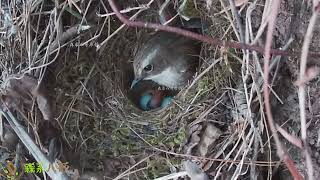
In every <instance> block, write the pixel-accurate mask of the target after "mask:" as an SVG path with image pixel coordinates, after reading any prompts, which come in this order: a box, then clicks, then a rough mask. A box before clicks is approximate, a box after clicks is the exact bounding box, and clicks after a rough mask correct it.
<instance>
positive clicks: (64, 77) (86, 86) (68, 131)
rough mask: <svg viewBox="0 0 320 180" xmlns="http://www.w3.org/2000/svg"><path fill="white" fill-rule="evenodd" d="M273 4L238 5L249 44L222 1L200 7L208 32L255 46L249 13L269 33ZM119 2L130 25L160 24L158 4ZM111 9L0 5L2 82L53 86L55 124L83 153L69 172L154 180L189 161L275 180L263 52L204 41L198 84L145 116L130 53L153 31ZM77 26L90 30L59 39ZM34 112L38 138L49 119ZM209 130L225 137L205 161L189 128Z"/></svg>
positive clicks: (210, 169)
mask: <svg viewBox="0 0 320 180" xmlns="http://www.w3.org/2000/svg"><path fill="white" fill-rule="evenodd" d="M268 2H270V1H266V3H265V4H263V2H262V1H253V0H252V1H251V0H250V1H249V3H245V4H242V5H241V6H240V9H241V17H242V18H243V19H244V20H245V21H242V23H243V24H242V27H244V29H243V30H244V37H243V38H241V36H243V35H239V31H238V30H237V27H238V26H237V24H236V23H239V21H235V20H234V18H233V15H232V13H231V11H226V9H228V8H229V6H227V4H228V3H226V2H225V1H223V0H221V1H220V2H218V1H214V4H212V5H210V7H207V4H206V3H205V2H201V3H199V4H197V5H198V6H197V9H198V11H199V12H200V14H201V17H202V18H203V19H205V20H206V21H208V23H209V25H210V26H209V27H208V29H207V30H206V31H205V32H204V33H205V34H206V35H208V36H214V37H217V38H221V39H223V40H235V41H240V38H241V39H242V40H243V41H244V42H245V43H247V44H250V43H253V42H256V41H257V39H259V37H260V35H261V34H259V33H258V34H256V33H255V32H254V31H256V30H257V29H255V30H253V27H255V28H257V27H256V26H257V25H255V24H253V21H255V22H256V21H257V19H259V18H256V17H255V16H253V15H252V13H256V12H261V13H262V14H263V16H262V17H260V19H262V22H261V26H258V29H259V30H260V29H261V30H260V31H263V29H264V28H265V26H264V24H265V23H266V21H267V16H268V12H269V9H270V7H271V5H270V4H268ZM68 3H70V4H68ZM117 3H119V4H120V5H121V7H130V8H128V9H127V10H126V11H125V12H126V13H127V15H128V16H130V17H132V19H134V18H137V17H138V18H139V19H143V20H146V21H155V20H156V16H155V9H154V7H153V6H152V7H149V5H148V4H146V5H140V6H138V5H137V4H136V2H135V1H129V2H127V1H122V2H117ZM149 3H150V5H152V3H153V1H150V2H149ZM225 3H226V4H225ZM75 4H77V5H75ZM107 9H109V7H108V6H107V2H106V1H91V0H89V1H83V2H81V3H75V2H74V1H72V0H70V1H66V2H64V3H62V4H55V3H53V2H51V1H50V2H43V1H32V2H31V1H30V2H28V3H27V4H23V5H22V4H19V3H18V2H17V4H12V3H11V4H9V5H8V4H6V3H5V2H2V5H1V9H0V10H1V12H0V13H1V22H0V25H1V26H0V30H1V39H0V51H1V54H0V69H1V72H2V76H1V79H2V80H4V79H6V77H7V76H8V75H12V74H30V75H33V76H35V77H37V78H38V80H39V81H41V80H43V82H45V83H47V84H46V85H47V87H48V88H51V91H50V93H49V94H48V96H50V97H51V98H52V99H53V100H54V103H55V107H56V111H55V112H56V117H55V119H54V120H53V121H56V122H57V124H58V125H59V127H60V128H61V130H62V134H61V136H62V137H63V139H64V141H65V142H66V147H68V148H69V149H72V150H73V151H75V152H77V153H79V154H80V158H79V157H78V158H77V159H74V158H73V159H72V158H71V160H70V165H72V162H73V161H74V162H76V164H75V165H74V166H72V167H73V168H75V169H78V170H79V171H80V172H81V171H82V170H84V171H86V172H94V173H96V174H98V172H101V171H104V173H105V174H108V175H109V176H113V177H114V178H115V179H121V178H125V177H126V178H127V177H130V179H153V178H157V177H161V176H165V175H167V174H170V173H174V172H176V171H179V170H181V169H183V168H182V167H181V161H182V160H185V159H193V160H197V161H199V162H200V165H201V167H202V168H203V169H205V170H207V173H208V174H210V175H211V176H212V177H217V178H222V179H245V178H251V179H256V178H257V177H263V178H265V179H271V176H270V174H272V171H273V170H275V169H277V168H275V166H276V164H277V163H278V164H279V162H278V161H279V159H278V158H277V157H276V154H275V148H274V144H273V142H272V141H271V139H272V135H271V134H269V131H268V128H267V122H266V118H265V115H264V105H263V97H262V83H263V78H262V77H263V75H262V74H263V72H262V67H261V66H262V65H261V62H262V58H261V55H258V54H256V53H253V55H252V53H249V51H238V50H233V49H224V48H219V47H213V46H210V45H207V44H204V45H203V48H202V52H201V55H200V59H201V60H202V62H203V63H202V65H201V67H200V68H199V71H198V76H197V77H196V78H195V81H194V83H193V86H190V87H186V88H185V89H183V90H182V91H181V92H180V93H179V94H178V95H177V96H176V98H175V100H174V103H173V104H172V105H171V106H169V107H168V108H166V109H163V110H160V111H157V112H142V111H140V110H139V109H138V108H136V107H135V106H134V104H133V103H132V102H131V101H130V99H129V98H128V96H127V95H128V87H129V84H130V81H131V80H132V64H131V60H132V55H133V54H134V51H135V50H136V49H137V46H138V44H139V43H141V42H142V41H143V39H146V34H147V33H148V32H150V31H148V30H145V29H135V28H127V27H125V26H124V25H122V24H121V23H120V22H119V21H117V20H115V19H116V18H115V17H114V16H113V15H112V14H110V10H107ZM96 12H98V15H97V14H95V13H96ZM137 12H138V13H137ZM225 12H227V13H225ZM233 13H234V12H233ZM103 14H105V15H103ZM253 19H254V20H253ZM79 24H81V25H89V26H90V29H89V30H88V31H85V32H83V33H80V34H75V33H70V34H66V33H64V34H63V32H66V30H67V29H69V28H70V27H74V26H76V25H79ZM240 34H241V33H240ZM63 35H65V36H67V38H65V39H63V38H61V37H63ZM57 42H59V43H58V45H56V44H57ZM53 49H55V50H53ZM272 61H274V63H277V62H278V61H276V58H273V59H271V62H272ZM273 67H274V68H276V66H273ZM273 70H274V69H271V71H273ZM48 76H49V77H48ZM43 78H44V79H43ZM272 93H273V92H272ZM275 95H276V94H275ZM36 109H37V108H36V106H35V104H34V105H33V107H24V108H22V109H20V110H21V113H22V114H24V116H25V117H26V118H25V119H23V122H24V124H25V125H26V126H27V127H28V129H29V130H30V134H38V132H37V129H38V126H39V122H41V121H42V120H43V119H42V118H41V116H40V115H39V113H37V112H38V111H37V110H36ZM27 122H29V123H27ZM209 123H211V124H214V125H215V126H216V127H218V128H219V129H220V130H222V132H223V133H222V135H221V136H220V138H219V139H218V141H217V142H215V144H214V146H213V147H212V148H211V149H210V150H209V152H208V153H207V156H206V157H205V158H204V157H200V156H199V154H198V152H197V150H198V149H197V148H198V147H195V148H193V150H192V151H190V148H189V147H190V143H191V142H190V141H191V136H192V134H190V133H189V131H190V129H191V128H192V127H199V128H200V129H199V130H200V131H201V132H203V131H204V129H205V127H206V126H207V125H208V124H209ZM199 136H201V134H200V135H199ZM188 148H189V149H188ZM190 152H192V153H190ZM106 164H108V165H112V168H109V169H108V168H106ZM226 172H228V173H226Z"/></svg>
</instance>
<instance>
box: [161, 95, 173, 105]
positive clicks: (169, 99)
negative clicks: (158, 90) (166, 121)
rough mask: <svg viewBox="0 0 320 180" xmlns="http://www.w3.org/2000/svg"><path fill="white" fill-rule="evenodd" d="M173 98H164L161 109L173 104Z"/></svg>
mask: <svg viewBox="0 0 320 180" xmlns="http://www.w3.org/2000/svg"><path fill="white" fill-rule="evenodd" d="M172 99H173V97H172V96H167V97H165V98H163V100H162V103H161V108H165V107H167V106H168V105H169V104H170V103H171V102H172Z"/></svg>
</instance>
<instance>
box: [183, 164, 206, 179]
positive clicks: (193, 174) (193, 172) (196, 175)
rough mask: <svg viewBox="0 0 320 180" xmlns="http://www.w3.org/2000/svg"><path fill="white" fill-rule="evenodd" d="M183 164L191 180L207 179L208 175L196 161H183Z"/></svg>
mask: <svg viewBox="0 0 320 180" xmlns="http://www.w3.org/2000/svg"><path fill="white" fill-rule="evenodd" d="M183 164H184V167H185V169H186V171H187V174H188V176H189V177H190V179H191V180H209V177H208V175H207V174H206V173H204V172H203V171H202V170H201V169H200V168H199V166H198V165H197V164H196V163H194V162H192V161H190V160H188V161H185V162H183Z"/></svg>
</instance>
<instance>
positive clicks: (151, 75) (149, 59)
mask: <svg viewBox="0 0 320 180" xmlns="http://www.w3.org/2000/svg"><path fill="white" fill-rule="evenodd" d="M159 48H160V47H154V48H153V49H143V50H141V51H140V52H138V54H137V55H136V56H135V59H134V61H133V68H134V77H135V79H134V80H133V82H132V84H131V87H133V86H134V85H135V84H136V83H138V82H139V81H141V80H152V81H154V82H157V83H159V79H162V78H166V77H167V76H170V72H167V71H168V70H169V69H170V65H169V64H168V63H167V62H166V60H165V59H164V54H160V51H161V50H160V49H159ZM167 78H170V79H172V77H167ZM160 84H161V83H160Z"/></svg>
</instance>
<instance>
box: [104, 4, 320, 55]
mask: <svg viewBox="0 0 320 180" xmlns="http://www.w3.org/2000/svg"><path fill="white" fill-rule="evenodd" d="M108 2H109V5H110V7H111V8H112V10H113V12H114V13H115V14H116V16H117V17H118V19H119V20H120V21H121V22H123V23H124V24H126V25H127V26H130V27H141V28H148V29H154V30H160V31H166V32H171V33H175V34H179V35H182V36H186V37H188V38H191V39H195V40H198V41H201V42H205V43H208V44H211V45H216V46H220V47H225V48H235V49H243V50H251V51H257V52H260V53H263V52H264V48H263V47H260V46H257V45H248V44H245V43H239V42H230V41H224V40H220V39H217V38H210V37H207V36H203V35H201V34H197V33H194V32H191V31H188V30H184V29H181V28H177V27H172V26H165V25H160V24H156V23H148V22H143V21H132V20H129V19H128V18H127V17H125V16H124V15H122V14H121V13H120V12H119V8H118V6H117V5H116V3H115V2H114V0H108ZM270 53H271V54H273V55H281V56H289V57H298V55H299V54H300V53H297V52H287V51H283V50H278V49H270ZM309 56H310V57H320V54H318V53H310V54H309Z"/></svg>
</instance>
